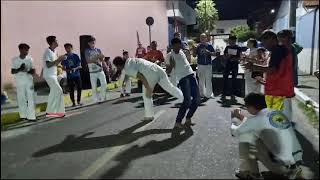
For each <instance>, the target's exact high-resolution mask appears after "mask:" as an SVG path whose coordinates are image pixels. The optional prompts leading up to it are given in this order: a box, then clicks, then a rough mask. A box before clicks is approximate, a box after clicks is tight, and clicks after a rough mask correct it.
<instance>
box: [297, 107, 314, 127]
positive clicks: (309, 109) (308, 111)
mask: <svg viewBox="0 0 320 180" xmlns="http://www.w3.org/2000/svg"><path fill="white" fill-rule="evenodd" d="M298 106H299V108H300V109H301V110H302V111H303V113H304V114H305V115H306V116H307V117H308V120H309V122H310V123H311V124H312V125H313V126H314V127H315V128H316V129H318V130H319V117H318V115H317V112H316V111H315V109H314V106H313V104H312V102H311V101H306V102H305V103H302V102H299V103H298Z"/></svg>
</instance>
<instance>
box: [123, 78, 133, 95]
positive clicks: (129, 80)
mask: <svg viewBox="0 0 320 180" xmlns="http://www.w3.org/2000/svg"><path fill="white" fill-rule="evenodd" d="M124 83H125V84H126V86H125V88H121V94H126V93H127V94H130V93H131V79H130V78H128V79H127V80H126V81H125V82H124Z"/></svg>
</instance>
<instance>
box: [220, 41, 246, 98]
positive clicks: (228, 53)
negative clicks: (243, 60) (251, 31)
mask: <svg viewBox="0 0 320 180" xmlns="http://www.w3.org/2000/svg"><path fill="white" fill-rule="evenodd" d="M236 42H237V37H235V36H229V45H228V46H227V47H226V48H225V49H224V57H225V61H226V66H225V69H224V71H223V92H222V98H221V99H222V101H224V100H225V99H226V95H227V89H228V79H229V74H230V72H231V75H232V79H231V80H232V81H231V87H229V89H230V90H231V100H232V101H233V102H235V101H236V96H235V95H236V92H237V90H238V89H237V87H236V85H237V76H238V70H239V60H240V54H241V48H240V47H239V46H238V45H237V44H236Z"/></svg>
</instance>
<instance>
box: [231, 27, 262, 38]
mask: <svg viewBox="0 0 320 180" xmlns="http://www.w3.org/2000/svg"><path fill="white" fill-rule="evenodd" d="M230 33H231V35H234V36H236V37H237V38H238V41H239V42H245V41H247V40H248V39H250V38H258V37H259V34H258V33H257V32H255V31H252V30H250V28H249V27H248V26H235V27H233V28H232V29H231V31H230Z"/></svg>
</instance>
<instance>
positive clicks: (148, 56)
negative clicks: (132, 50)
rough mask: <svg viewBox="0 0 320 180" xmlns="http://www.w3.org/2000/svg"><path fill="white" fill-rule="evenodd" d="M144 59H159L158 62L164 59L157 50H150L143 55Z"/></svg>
mask: <svg viewBox="0 0 320 180" xmlns="http://www.w3.org/2000/svg"><path fill="white" fill-rule="evenodd" d="M144 59H146V60H148V61H151V62H155V61H157V60H159V61H160V62H163V61H164V57H163V54H162V52H161V51H159V50H150V51H149V52H148V53H147V54H146V55H145V56H144Z"/></svg>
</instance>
